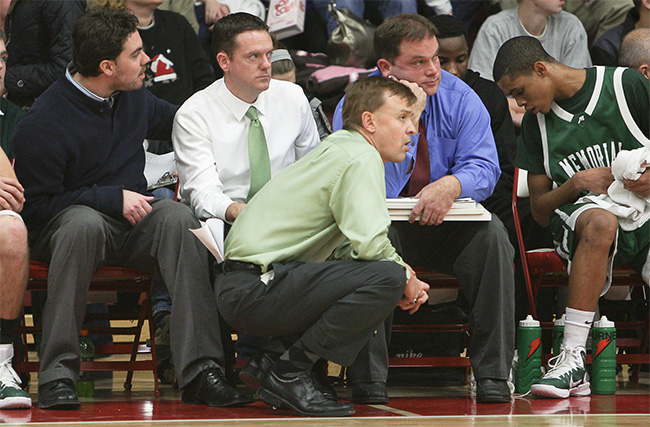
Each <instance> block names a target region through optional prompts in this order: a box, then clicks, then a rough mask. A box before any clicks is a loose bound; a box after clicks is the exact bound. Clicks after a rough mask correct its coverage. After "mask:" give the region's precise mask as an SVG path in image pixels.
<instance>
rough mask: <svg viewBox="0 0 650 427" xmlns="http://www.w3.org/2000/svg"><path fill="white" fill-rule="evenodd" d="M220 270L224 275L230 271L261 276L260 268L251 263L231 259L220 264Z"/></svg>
mask: <svg viewBox="0 0 650 427" xmlns="http://www.w3.org/2000/svg"><path fill="white" fill-rule="evenodd" d="M221 269H222V270H223V272H224V273H230V272H231V271H250V272H251V273H256V274H262V267H260V266H259V265H257V264H253V263H252V262H243V261H233V260H231V259H227V260H225V261H224V262H223V263H222V264H221Z"/></svg>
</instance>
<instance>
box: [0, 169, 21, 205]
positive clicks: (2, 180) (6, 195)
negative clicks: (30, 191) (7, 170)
mask: <svg viewBox="0 0 650 427" xmlns="http://www.w3.org/2000/svg"><path fill="white" fill-rule="evenodd" d="M24 193H25V189H24V188H23V186H22V185H20V182H18V181H17V180H15V179H13V178H7V177H0V210H5V209H6V210H10V211H14V212H16V213H19V212H20V211H22V210H23V204H24V203H25V194H24Z"/></svg>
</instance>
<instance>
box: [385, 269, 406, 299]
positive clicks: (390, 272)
mask: <svg viewBox="0 0 650 427" xmlns="http://www.w3.org/2000/svg"><path fill="white" fill-rule="evenodd" d="M380 265H381V266H382V268H383V269H384V271H383V272H382V275H383V276H384V277H386V284H387V285H388V286H390V288H391V291H392V292H391V294H394V295H395V297H396V298H397V299H399V298H401V296H402V294H403V293H404V286H405V285H406V270H404V267H403V266H401V265H400V264H398V263H396V262H393V261H388V262H381V263H380Z"/></svg>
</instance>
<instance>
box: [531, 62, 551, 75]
mask: <svg viewBox="0 0 650 427" xmlns="http://www.w3.org/2000/svg"><path fill="white" fill-rule="evenodd" d="M533 71H534V73H535V74H537V75H538V76H539V77H547V76H548V67H547V65H546V62H543V61H537V62H535V64H534V65H533Z"/></svg>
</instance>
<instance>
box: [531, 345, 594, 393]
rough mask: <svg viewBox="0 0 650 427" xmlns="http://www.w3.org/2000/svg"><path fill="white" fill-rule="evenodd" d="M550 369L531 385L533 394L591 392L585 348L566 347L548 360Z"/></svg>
mask: <svg viewBox="0 0 650 427" xmlns="http://www.w3.org/2000/svg"><path fill="white" fill-rule="evenodd" d="M548 366H549V371H548V372H547V373H546V375H544V376H543V377H542V378H540V379H538V380H536V381H535V382H534V383H533V385H532V386H531V387H530V392H531V394H532V395H533V396H542V397H554V398H560V399H563V398H567V397H569V396H588V395H590V394H591V388H590V386H589V374H587V370H586V369H585V348H584V347H577V348H570V347H565V348H562V349H561V352H560V354H558V355H557V356H555V357H553V358H552V359H551V360H549V362H548Z"/></svg>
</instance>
